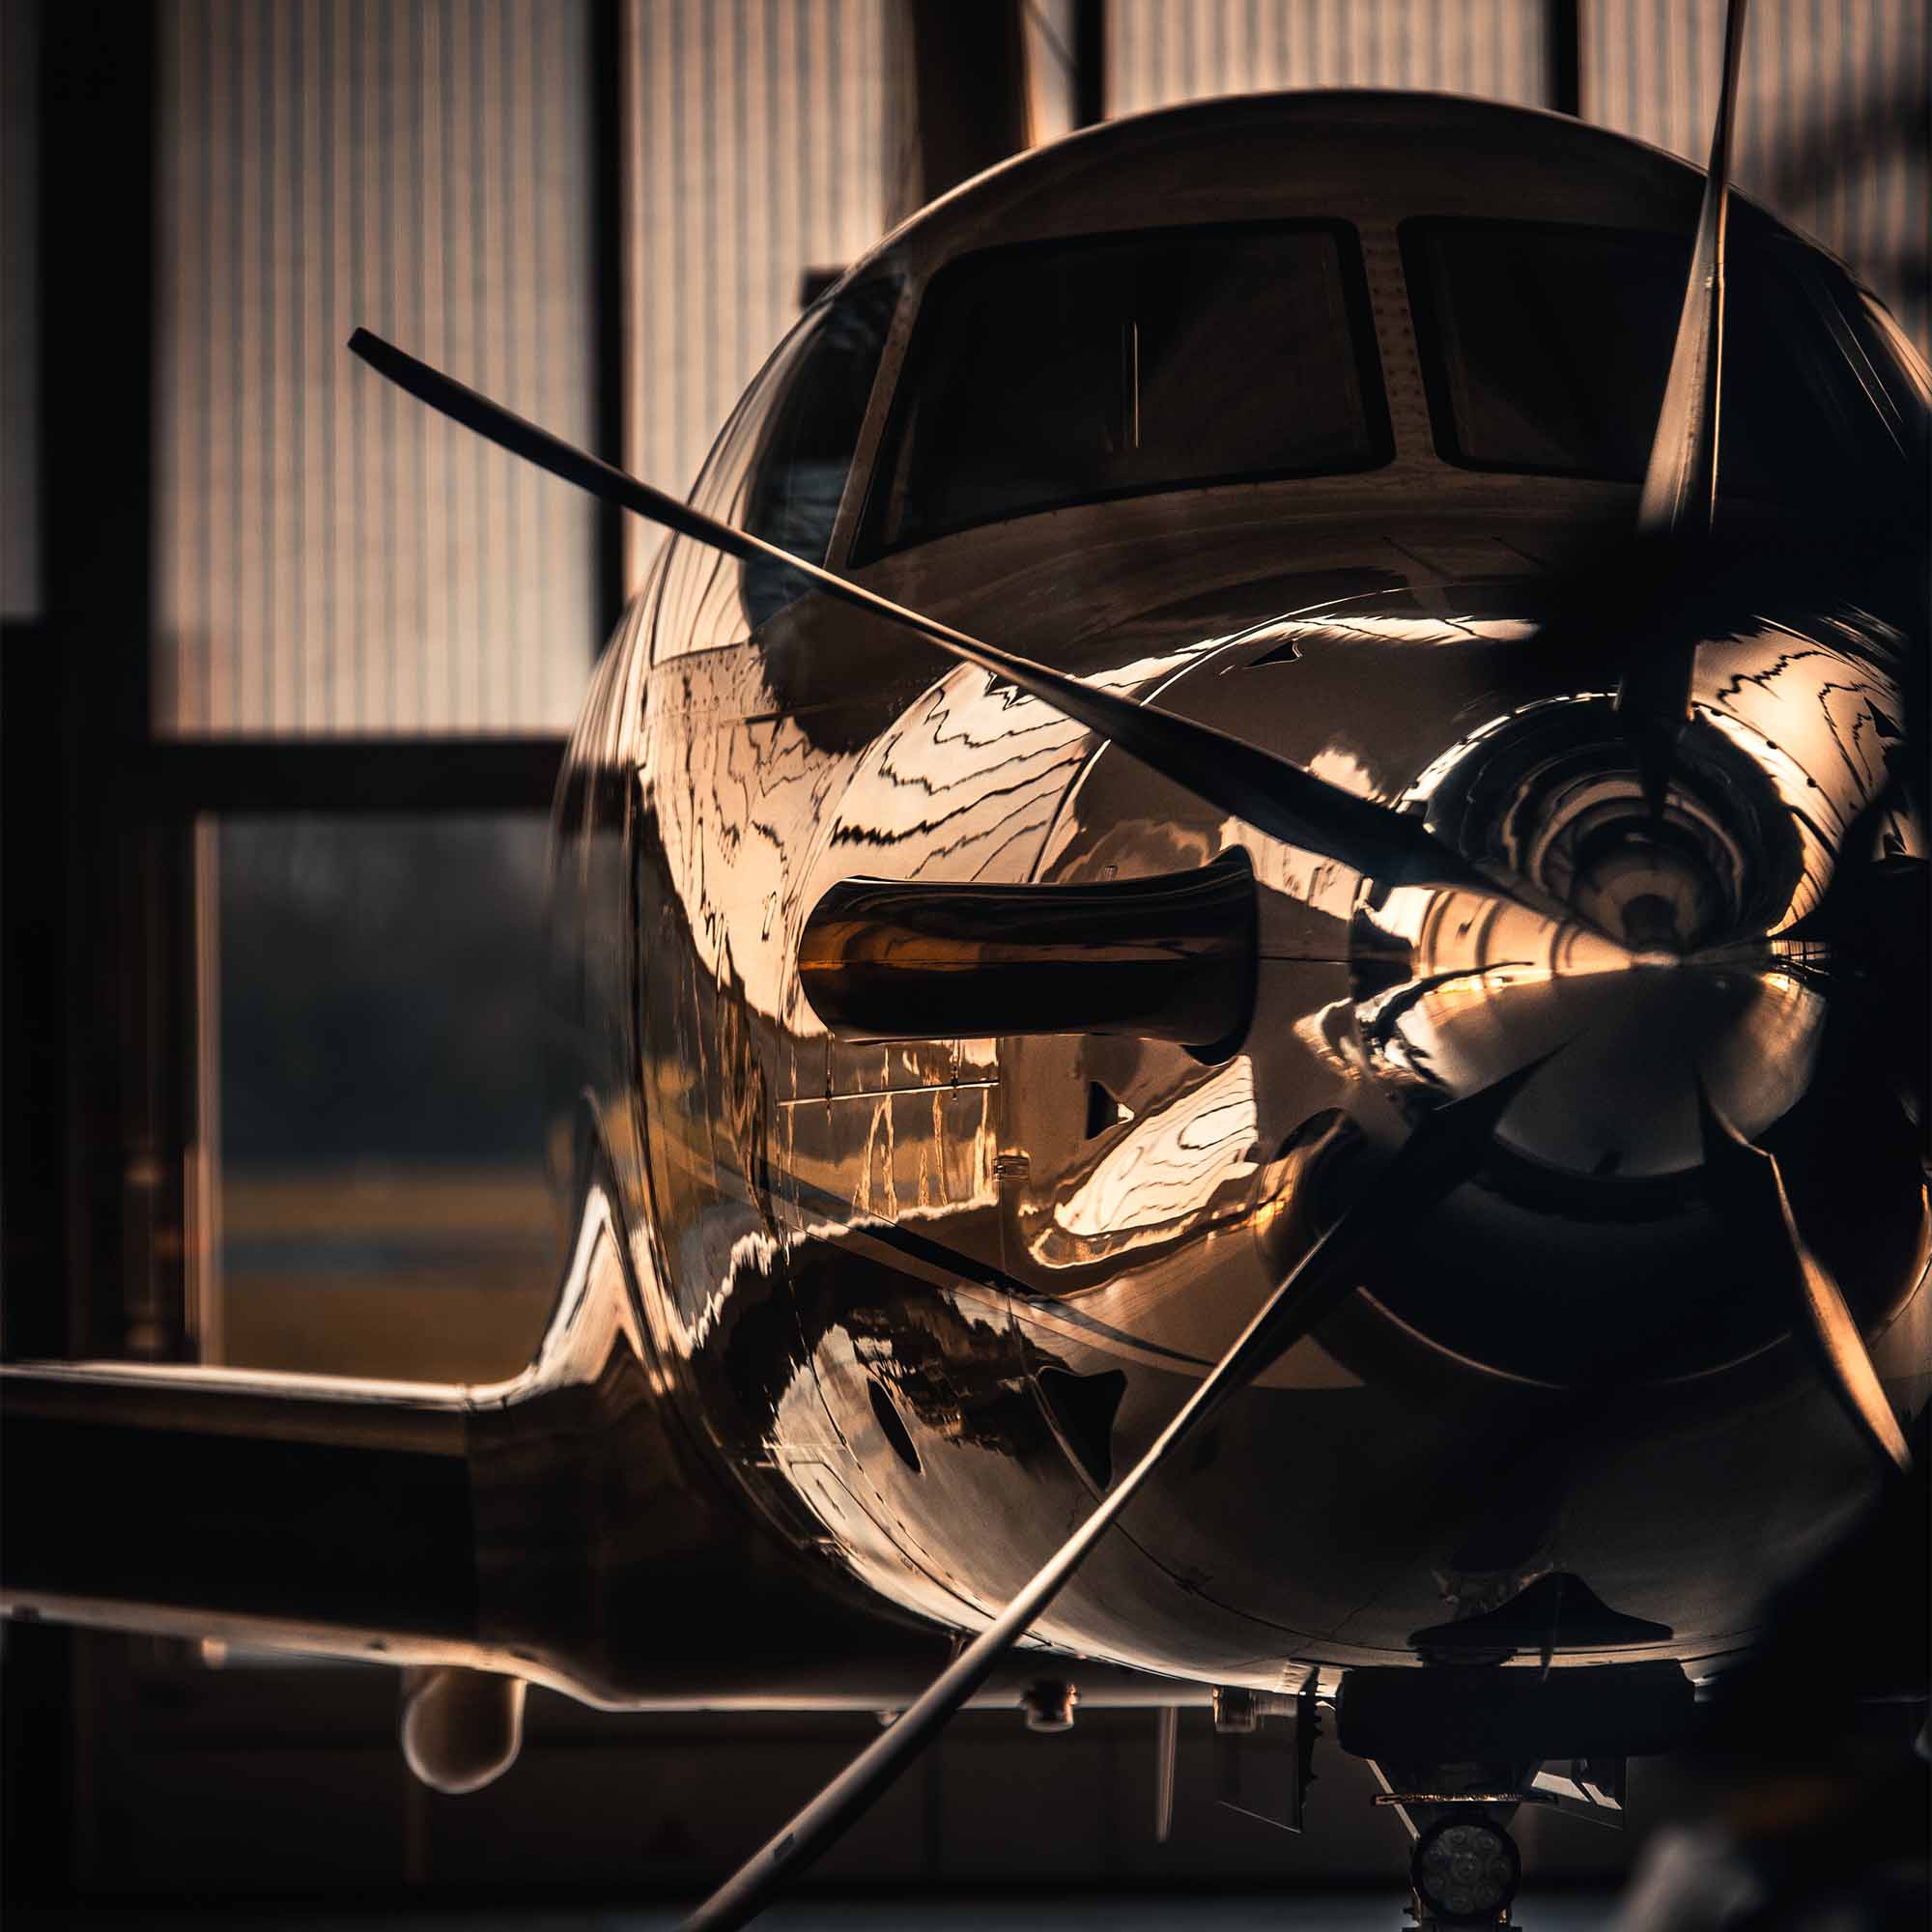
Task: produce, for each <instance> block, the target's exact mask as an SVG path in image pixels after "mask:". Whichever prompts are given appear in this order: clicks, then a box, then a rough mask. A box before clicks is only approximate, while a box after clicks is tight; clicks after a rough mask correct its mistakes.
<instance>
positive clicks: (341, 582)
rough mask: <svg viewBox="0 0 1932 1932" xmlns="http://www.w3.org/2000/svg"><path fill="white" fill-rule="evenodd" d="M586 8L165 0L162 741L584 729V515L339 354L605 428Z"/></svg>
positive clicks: (558, 487) (538, 413)
mask: <svg viewBox="0 0 1932 1932" xmlns="http://www.w3.org/2000/svg"><path fill="white" fill-rule="evenodd" d="M588 13H589V10H588V7H587V5H586V4H585V0H290V4H277V0H177V4H174V5H170V6H165V7H163V8H162V10H161V15H160V18H161V42H162V49H163V72H162V76H161V90H162V91H161V99H160V109H159V128H160V135H159V142H158V145H159V149H160V157H161V171H160V179H159V181H158V183H157V192H156V222H157V241H158V247H157V256H156V259H157V263H158V270H159V288H158V290H157V304H156V305H157V322H158V342H157V345H156V354H157V357H158V361H157V369H156V392H157V398H158V401H157V408H158V412H159V421H158V424H157V431H158V448H157V456H158V464H159V478H158V485H159V487H158V490H157V493H156V501H157V520H158V527H157V529H156V553H157V572H158V582H157V584H156V603H157V611H158V619H157V622H158V632H157V637H156V700H155V702H156V728H157V729H159V730H161V731H163V732H168V733H187V734H192V733H203V732H212V733H227V732H238V731H241V732H254V731H272V732H280V733H289V734H296V735H301V734H312V733H323V732H340V731H373V732H388V731H396V732H405V731H493V730H530V729H540V728H547V727H551V728H557V729H562V728H564V727H566V726H567V725H569V723H570V722H571V720H572V718H573V717H574V716H575V714H576V711H577V707H578V704H579V702H580V699H581V697H582V689H583V681H584V675H585V670H586V668H587V665H588V661H589V655H590V651H591V646H592V639H593V634H594V630H595V623H596V614H595V608H594V601H595V600H594V581H593V575H592V567H591V557H592V546H593V522H592V510H591V506H590V505H589V504H588V503H587V501H586V500H585V499H584V498H582V497H580V496H578V495H577V494H575V493H574V492H572V491H570V490H569V489H567V488H566V487H565V486H564V485H562V484H559V483H556V482H554V481H552V480H551V479H549V478H546V477H542V476H540V475H538V474H537V472H535V471H534V470H532V469H530V468H529V467H528V466H527V465H525V464H521V463H518V462H516V461H514V460H513V459H511V458H510V457H508V456H505V455H503V454H502V453H501V452H499V451H497V450H496V449H493V448H491V447H489V446H487V445H485V444H484V443H482V442H481V441H480V440H478V439H477V438H475V437H473V436H471V435H469V434H468V433H467V432H465V431H463V430H460V429H457V428H455V427H454V426H453V425H451V424H448V423H445V422H443V421H442V420H441V419H440V418H438V417H435V416H433V415H432V414H431V413H430V412H428V411H426V410H424V409H423V408H422V407H421V406H420V405H418V404H416V403H415V402H413V401H412V400H410V399H409V398H408V397H405V396H403V395H401V394H400V393H399V392H398V391H397V390H395V389H394V388H393V387H391V386H390V385H389V384H385V383H384V382H382V381H381V380H380V379H379V378H377V377H376V376H375V375H374V374H372V373H371V372H370V371H369V370H367V369H365V368H364V367H363V366H362V365H361V364H360V363H358V362H356V361H355V360H354V359H353V358H352V357H350V356H349V355H346V354H345V353H344V351H343V347H342V345H343V342H344V340H345V339H346V338H347V336H348V334H349V332H350V329H351V328H352V327H354V326H355V325H356V324H357V323H365V324H367V325H368V326H369V327H373V328H375V329H376V330H378V331H379V332H380V333H382V334H384V335H387V336H389V337H391V338H392V339H394V340H395V341H397V342H400V343H401V344H402V345H403V346H405V347H406V348H409V349H412V350H413V351H415V352H416V353H417V354H419V355H424V356H425V357H427V358H428V359H429V360H430V361H432V362H435V363H438V364H440V365H441V366H443V367H446V368H448V369H450V370H451V371H452V372H454V373H455V374H456V375H458V376H460V377H462V378H463V379H464V380H466V381H468V382H470V383H472V384H476V385H477V386H479V387H481V388H483V389H485V390H487V391H489V392H490V393H491V394H493V395H496V396H498V397H500V398H501V399H502V400H503V401H505V402H507V403H508V404H509V405H510V406H511V407H512V408H513V409H516V410H519V411H522V412H526V413H527V414H529V415H532V416H535V417H537V418H538V419H539V420H541V421H544V422H547V423H550V424H551V425H553V426H554V428H556V429H557V431H558V432H559V433H560V434H562V435H564V436H567V437H572V438H576V439H584V438H587V436H588V434H589V432H590V427H591V422H592V393H591V374H592V365H591V343H592V316H593V313H594V308H593V296H592V283H591V273H590V270H591V262H590V231H589V222H590V192H589V186H590V172H589V148H588V143H589V138H590V113H589V106H590V41H589V19H588Z"/></svg>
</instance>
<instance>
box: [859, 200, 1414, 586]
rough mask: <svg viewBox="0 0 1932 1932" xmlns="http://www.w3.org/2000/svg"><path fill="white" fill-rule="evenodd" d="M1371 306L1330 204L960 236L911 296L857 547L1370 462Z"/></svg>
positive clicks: (1380, 417)
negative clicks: (1310, 213) (1308, 210)
mask: <svg viewBox="0 0 1932 1932" xmlns="http://www.w3.org/2000/svg"><path fill="white" fill-rule="evenodd" d="M1371 316H1372V311H1371V309H1370V305H1369V298H1368V290H1367V285H1366V283H1365V281H1364V279H1363V275H1362V263H1361V250H1360V245H1359V243H1358V241H1357V240H1356V237H1355V232H1354V230H1353V229H1352V228H1350V227H1349V226H1348V225H1347V224H1346V223H1342V222H1304V223H1294V224H1268V225H1265V226H1256V225H1243V226H1238V227H1215V228H1187V229H1170V230H1164V231H1158V232H1147V231H1139V232H1136V233H1133V234H1128V235H1104V236H1091V237H1085V238H1082V239H1080V240H1077V241H1051V242H1030V243H1026V244H1023V245H1020V246H1016V247H1009V248H989V249H985V250H983V251H982V252H980V253H979V254H975V255H968V256H965V257H963V258H962V259H961V260H959V261H957V262H954V263H952V264H950V265H949V266H948V267H947V268H945V269H943V270H940V271H939V273H938V274H937V275H935V276H934V277H933V280H932V283H931V286H930V288H929V289H928V290H927V291H926V294H925V298H924V300H923V303H922V304H921V308H920V315H919V320H918V323H917V324H916V325H915V327H914V331H913V336H912V342H911V345H910V348H909V351H908V354H907V359H906V369H905V375H904V376H903V378H902V379H901V381H900V384H899V388H898V392H897V394H896V395H895V398H894V402H893V412H892V417H891V420H890V422H889V424H888V426H887V430H886V435H885V440H884V443H883V446H882V449H881V452H880V459H879V465H878V468H877V470H876V472H875V474H874V477H873V481H872V487H871V492H870V495H869V497H868V499H867V510H866V523H865V527H864V532H863V535H862V537H861V542H860V546H859V557H858V558H856V559H855V560H863V559H864V558H866V557H871V556H880V555H883V554H886V553H888V552H890V551H895V550H902V549H904V548H906V547H907V546H908V545H911V544H917V543H923V542H925V541H927V540H928V539H930V538H933V537H937V536H943V535H945V534H947V533H948V532H950V531H953V530H962V529H970V528H972V527H973V526H976V525H980V524H988V523H994V522H997V521H999V520H1001V519H1004V518H1008V517H1019V516H1026V515H1030V514H1032V513H1034V512H1037V511H1041V510H1050V509H1056V508H1060V507H1062V506H1064V505H1066V504H1070V503H1087V502H1095V501H1099V500H1101V499H1104V498H1108V497H1133V496H1144V495H1149V494H1151V493H1154V492H1158V491H1169V490H1187V489H1201V488H1205V487H1207V486H1208V485H1210V484H1215V483H1233V482H1247V481H1258V480H1261V479H1264V478H1269V477H1281V476H1309V475H1331V474H1336V473H1340V472H1343V471H1348V470H1355V469H1374V468H1376V467H1377V466H1378V465H1379V464H1382V463H1385V462H1386V461H1387V460H1388V458H1389V455H1390V453H1391V450H1390V443H1389V435H1388V423H1387V413H1386V410H1385V408H1384V405H1383V401H1382V391H1381V377H1380V368H1379V364H1378V359H1377V355H1376V346H1375V330H1374V327H1373V323H1372V319H1371Z"/></svg>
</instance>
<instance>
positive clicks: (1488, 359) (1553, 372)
mask: <svg viewBox="0 0 1932 1932" xmlns="http://www.w3.org/2000/svg"><path fill="white" fill-rule="evenodd" d="M1403 251H1404V257H1405V261H1406V267H1407V272H1408V283H1409V290H1410V294H1411V297H1412V299H1413V305H1414V309H1415V314H1416V322H1417V334H1418V340H1419V343H1420V346H1421V350H1422V358H1423V369H1424V374H1425V377H1426V380H1427V382H1428V385H1429V392H1430V407H1431V413H1432V416H1433V418H1434V422H1435V440H1436V445H1437V448H1438V449H1439V451H1440V453H1441V454H1442V456H1443V457H1444V458H1445V459H1446V460H1447V461H1449V462H1451V463H1455V464H1459V465H1461V466H1463V468H1465V469H1504V470H1514V471H1517V472H1527V473H1539V474H1554V475H1572V476H1595V477H1604V478H1608V479H1611V480H1616V481H1623V482H1640V481H1641V480H1642V477H1643V472H1644V468H1645V465H1646V463H1647V461H1648V458H1649V454H1650V443H1651V438H1652V435H1653V433H1654V431H1655V429H1656V425H1657V412H1658V410H1659V408H1660V406H1661V404H1662V397H1663V386H1664V382H1665V380H1666V378H1667V377H1668V375H1669V371H1670V354H1671V347H1672V344H1673V342H1674V340H1675V337H1676V332H1677V318H1678V313H1679V310H1680V308H1681V307H1682V305H1683V300H1684V281H1685V276H1686V274H1687V273H1688V272H1689V269H1690V241H1689V239H1688V238H1685V237H1677V236H1668V235H1658V234H1643V233H1636V232H1632V231H1626V230H1619V229H1607V228H1585V227H1565V226H1555V225H1549V224H1542V223H1530V222H1513V221H1472V220H1431V221H1411V222H1407V223H1405V224H1404V228H1403ZM1731 256H1732V259H1731V264H1730V269H1729V272H1728V275H1727V277H1726V292H1725V299H1726V320H1727V327H1726V329H1725V334H1724V404H1723V407H1724V414H1723V441H1722V445H1721V455H1720V463H1721V471H1720V476H1721V487H1722V488H1723V490H1724V491H1725V493H1726V494H1728V495H1737V496H1743V497H1763V498H1769V499H1772V500H1774V501H1779V502H1787V503H1798V504H1804V505H1805V506H1806V507H1807V508H1814V509H1815V508H1823V507H1830V506H1833V505H1838V506H1843V505H1844V504H1845V498H1846V493H1847V488H1848V486H1849V485H1851V484H1852V483H1853V481H1854V479H1855V478H1858V479H1861V480H1864V481H1866V482H1868V483H1872V484H1877V483H1878V482H1879V479H1880V478H1882V477H1884V476H1887V475H1888V474H1889V476H1890V477H1891V478H1893V479H1896V478H1897V476H1898V474H1899V468H1900V451H1899V444H1898V441H1897V440H1896V438H1895V437H1893V436H1892V435H1890V434H1889V432H1888V430H1887V428H1886V424H1885V422H1884V421H1883V420H1882V419H1881V417H1880V415H1879V414H1878V413H1877V412H1875V410H1874V409H1873V407H1872V403H1871V400H1870V397H1869V396H1868V395H1867V393H1866V390H1865V389H1864V387H1863V386H1862V385H1861V384H1859V383H1858V381H1857V380H1856V379H1855V377H1854V376H1853V375H1852V373H1851V371H1850V369H1849V367H1848V365H1847V363H1846V361H1845V358H1844V355H1843V353H1842V352H1841V350H1840V349H1839V347H1838V346H1837V343H1836V341H1835V340H1834V335H1833V329H1832V328H1831V327H1829V326H1828V318H1827V315H1826V313H1825V306H1826V305H1827V304H1830V303H1831V302H1832V299H1833V298H1832V295H1831V292H1830V291H1829V290H1827V289H1824V288H1822V287H1818V288H1810V287H1806V286H1804V284H1803V283H1802V282H1801V280H1800V277H1801V276H1808V275H1809V274H1810V271H1809V270H1806V269H1804V267H1803V266H1801V265H1798V264H1792V265H1790V266H1787V265H1785V264H1783V263H1781V262H1779V261H1778V260H1777V259H1776V256H1775V254H1774V252H1773V250H1772V249H1768V248H1765V247H1762V246H1759V247H1755V248H1753V247H1751V246H1750V245H1749V244H1748V242H1747V241H1745V240H1744V238H1741V237H1738V236H1737V235H1736V233H1735V230H1734V239H1733V246H1732V250H1731ZM1853 494H1857V493H1856V492H1854V493H1853Z"/></svg>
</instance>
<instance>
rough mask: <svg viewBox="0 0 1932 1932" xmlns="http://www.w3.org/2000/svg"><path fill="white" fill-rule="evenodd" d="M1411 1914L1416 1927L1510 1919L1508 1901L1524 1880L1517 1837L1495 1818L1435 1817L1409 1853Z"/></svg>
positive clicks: (1509, 1922) (1504, 1923)
mask: <svg viewBox="0 0 1932 1932" xmlns="http://www.w3.org/2000/svg"><path fill="white" fill-rule="evenodd" d="M1408 1878H1409V1884H1410V1885H1411V1886H1412V1887H1413V1888H1414V1894H1415V1895H1414V1898H1413V1900H1412V1902H1411V1903H1410V1905H1409V1913H1410V1916H1411V1917H1412V1918H1414V1919H1415V1922H1416V1925H1417V1927H1418V1928H1425V1927H1435V1926H1448V1925H1495V1926H1508V1925H1512V1924H1514V1922H1515V1921H1514V1920H1513V1919H1512V1918H1511V1917H1510V1902H1511V1900H1512V1899H1514V1898H1515V1897H1516V1890H1517V1887H1518V1885H1519V1884H1520V1883H1521V1880H1522V1858H1521V1855H1520V1853H1519V1852H1518V1850H1517V1848H1516V1840H1515V1839H1514V1838H1512V1837H1511V1836H1510V1834H1509V1833H1508V1832H1507V1831H1505V1830H1504V1829H1503V1827H1502V1826H1501V1825H1500V1824H1499V1823H1497V1822H1496V1821H1495V1820H1494V1819H1493V1818H1490V1817H1486V1816H1483V1815H1480V1814H1477V1815H1461V1814H1457V1813H1452V1814H1451V1815H1450V1816H1448V1817H1446V1818H1438V1819H1437V1820H1436V1821H1435V1823H1434V1824H1433V1825H1431V1826H1429V1827H1428V1828H1427V1829H1426V1830H1425V1831H1424V1832H1423V1833H1422V1834H1421V1835H1420V1836H1419V1837H1418V1838H1417V1839H1416V1841H1415V1849H1414V1850H1413V1851H1412V1852H1411V1853H1410V1854H1409V1861H1408Z"/></svg>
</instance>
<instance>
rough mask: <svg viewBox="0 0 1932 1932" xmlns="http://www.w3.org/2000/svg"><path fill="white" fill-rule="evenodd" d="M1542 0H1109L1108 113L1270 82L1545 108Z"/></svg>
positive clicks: (1254, 88)
mask: <svg viewBox="0 0 1932 1932" xmlns="http://www.w3.org/2000/svg"><path fill="white" fill-rule="evenodd" d="M1546 13H1547V9H1546V8H1545V7H1544V6H1543V4H1542V0H1182V4H1176V0H1113V4H1112V5H1111V6H1110V7H1109V8H1108V10H1107V111H1108V113H1109V115H1120V114H1138V113H1141V112H1142V111H1143V110H1145V109H1147V108H1150V107H1164V106H1167V105H1169V104H1170V103H1172V102H1174V101H1178V100H1196V99H1203V98H1204V97H1206V96H1208V95H1215V94H1248V93H1253V92H1255V91H1257V90H1260V89H1264V88H1273V87H1424V88H1433V89H1439V90H1441V91H1443V92H1445V93H1450V94H1479V95H1482V96H1484V97H1486V98H1487V99H1492V100H1514V101H1520V102H1521V103H1522V104H1524V105H1525V106H1530V107H1542V106H1545V105H1547V104H1548V41H1547V39H1546V28H1545V15H1546Z"/></svg>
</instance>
